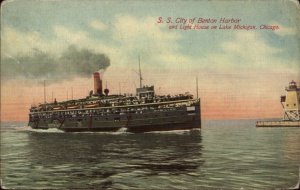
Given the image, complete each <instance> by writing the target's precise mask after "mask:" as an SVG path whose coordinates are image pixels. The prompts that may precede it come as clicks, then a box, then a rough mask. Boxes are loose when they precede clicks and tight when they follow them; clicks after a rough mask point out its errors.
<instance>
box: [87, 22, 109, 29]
mask: <svg viewBox="0 0 300 190" xmlns="http://www.w3.org/2000/svg"><path fill="white" fill-rule="evenodd" d="M89 26H90V27H92V28H94V29H96V30H100V31H103V30H107V28H108V26H107V25H106V24H104V23H103V22H101V21H100V20H93V21H91V22H90V23H89Z"/></svg>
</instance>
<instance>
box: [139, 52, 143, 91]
mask: <svg viewBox="0 0 300 190" xmlns="http://www.w3.org/2000/svg"><path fill="white" fill-rule="evenodd" d="M139 75H140V88H142V80H143V78H142V71H141V62H140V55H139Z"/></svg>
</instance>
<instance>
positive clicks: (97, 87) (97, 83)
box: [94, 72, 103, 95]
mask: <svg viewBox="0 0 300 190" xmlns="http://www.w3.org/2000/svg"><path fill="white" fill-rule="evenodd" d="M94 94H99V95H102V94H103V92H102V80H101V79H100V73H99V72H94Z"/></svg>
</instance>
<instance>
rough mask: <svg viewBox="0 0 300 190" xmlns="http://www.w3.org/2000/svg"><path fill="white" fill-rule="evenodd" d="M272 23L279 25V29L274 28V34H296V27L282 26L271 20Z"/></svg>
mask: <svg viewBox="0 0 300 190" xmlns="http://www.w3.org/2000/svg"><path fill="white" fill-rule="evenodd" d="M272 25H274V26H276V25H277V26H279V30H275V31H274V32H275V34H277V35H279V36H282V37H284V36H292V35H296V33H297V32H296V28H294V27H287V26H283V25H281V24H278V23H277V22H273V23H272Z"/></svg>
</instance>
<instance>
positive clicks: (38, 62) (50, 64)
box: [1, 46, 110, 83]
mask: <svg viewBox="0 0 300 190" xmlns="http://www.w3.org/2000/svg"><path fill="white" fill-rule="evenodd" d="M109 65H110V60H109V58H108V57H107V56H106V55H105V54H101V53H95V52H93V51H91V50H88V49H78V48H76V47H75V46H69V47H68V48H67V49H66V50H64V51H63V52H62V53H61V55H60V56H59V57H58V58H56V57H54V56H52V55H51V54H48V53H44V52H41V51H39V50H35V51H34V52H33V53H32V54H30V55H18V56H15V57H12V56H11V57H1V79H3V80H4V81H8V80H11V79H21V80H24V79H29V80H48V81H49V82H50V83H53V82H58V81H59V82H61V81H63V80H65V79H72V78H75V77H80V78H82V77H91V75H92V73H93V72H95V71H98V70H100V69H106V68H107V67H108V66H109Z"/></svg>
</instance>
